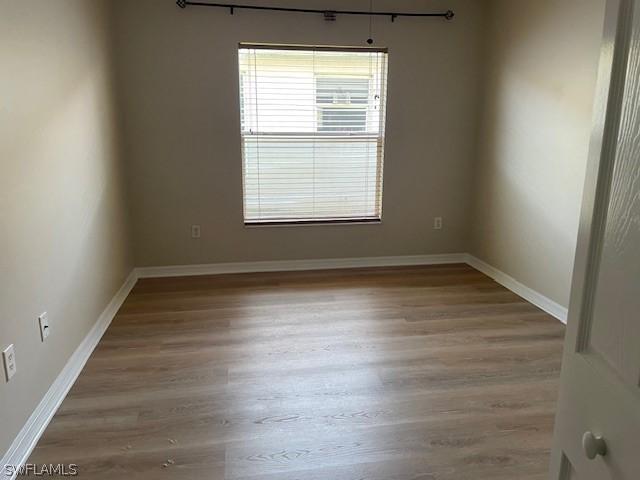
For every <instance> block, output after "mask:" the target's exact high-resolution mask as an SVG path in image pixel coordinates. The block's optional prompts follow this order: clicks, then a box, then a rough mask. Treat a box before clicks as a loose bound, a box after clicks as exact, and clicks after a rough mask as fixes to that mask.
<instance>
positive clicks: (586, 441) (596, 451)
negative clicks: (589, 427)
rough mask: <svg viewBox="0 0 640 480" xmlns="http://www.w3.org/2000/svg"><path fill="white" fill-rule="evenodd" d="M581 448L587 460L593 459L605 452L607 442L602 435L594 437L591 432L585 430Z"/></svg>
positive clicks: (603, 454)
mask: <svg viewBox="0 0 640 480" xmlns="http://www.w3.org/2000/svg"><path fill="white" fill-rule="evenodd" d="M582 448H584V454H585V455H586V456H587V458H588V459H589V460H593V459H594V458H596V457H597V456H598V455H600V456H603V457H604V456H605V455H606V454H607V444H606V442H605V441H604V438H602V437H596V436H595V435H594V434H593V433H592V432H587V433H585V434H584V435H583V436H582Z"/></svg>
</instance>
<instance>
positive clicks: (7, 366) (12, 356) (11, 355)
mask: <svg viewBox="0 0 640 480" xmlns="http://www.w3.org/2000/svg"><path fill="white" fill-rule="evenodd" d="M2 360H3V361H4V374H5V377H6V379H7V382H8V381H9V380H11V377H13V376H14V375H15V374H16V352H15V351H14V349H13V344H11V345H9V346H8V347H7V348H5V349H4V350H3V351H2Z"/></svg>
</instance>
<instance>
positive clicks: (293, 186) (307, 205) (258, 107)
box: [239, 44, 387, 223]
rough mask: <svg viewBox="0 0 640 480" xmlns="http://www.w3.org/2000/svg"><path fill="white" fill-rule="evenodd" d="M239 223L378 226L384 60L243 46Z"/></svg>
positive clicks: (357, 52)
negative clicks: (241, 212) (357, 223)
mask: <svg viewBox="0 0 640 480" xmlns="http://www.w3.org/2000/svg"><path fill="white" fill-rule="evenodd" d="M239 66H240V108H241V112H240V113H241V124H242V125H241V129H242V155H243V186H244V218H245V222H246V223H271V222H273V223H277V222H285V223H289V222H323V221H354V220H357V221H367V220H373V221H375V220H379V219H380V218H381V215H382V167H383V157H384V124H385V107H386V90H387V89H386V86H387V85H386V84H387V53H386V51H384V50H380V49H373V48H339V47H303V46H273V45H248V44H241V45H240V48H239Z"/></svg>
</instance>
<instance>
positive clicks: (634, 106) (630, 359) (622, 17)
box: [551, 0, 640, 480]
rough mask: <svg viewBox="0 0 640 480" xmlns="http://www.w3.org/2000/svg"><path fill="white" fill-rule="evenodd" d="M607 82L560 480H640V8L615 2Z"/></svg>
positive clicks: (566, 362) (581, 257)
mask: <svg viewBox="0 0 640 480" xmlns="http://www.w3.org/2000/svg"><path fill="white" fill-rule="evenodd" d="M567 28H571V25H570V19H567ZM598 82H599V86H598V94H597V99H596V122H595V125H594V131H593V135H592V144H591V153H590V159H589V167H588V172H587V181H586V185H585V194H584V203H583V212H582V218H581V225H580V234H579V239H578V250H577V254H576V266H575V271H574V278H573V287H572V294H571V304H570V307H569V325H568V330H567V337H566V341H565V353H564V359H563V365H562V379H561V387H560V400H559V407H558V408H559V409H558V414H557V418H556V428H555V438H554V446H553V454H552V461H551V478H552V479H553V480H556V479H561V480H567V479H571V480H639V479H640V0H608V2H607V20H606V25H605V34H604V42H603V48H602V58H601V65H600V74H599V81H598ZM600 437H601V438H600Z"/></svg>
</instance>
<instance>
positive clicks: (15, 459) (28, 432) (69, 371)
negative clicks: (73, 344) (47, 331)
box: [0, 269, 138, 480]
mask: <svg viewBox="0 0 640 480" xmlns="http://www.w3.org/2000/svg"><path fill="white" fill-rule="evenodd" d="M137 279H138V277H137V272H136V270H135V269H134V270H133V271H132V272H131V273H130V274H129V276H128V277H127V279H126V280H125V282H124V284H123V285H122V287H120V290H118V292H117V293H116V294H115V296H114V297H113V299H112V300H111V301H110V302H109V305H107V308H105V309H104V311H103V312H102V314H101V315H100V317H98V320H97V321H96V323H95V325H94V326H93V328H92V329H91V331H90V332H89V333H88V334H87V336H86V337H85V338H84V340H83V341H82V343H81V344H80V345H79V346H78V348H77V349H76V351H75V352H73V355H71V357H70V358H69V360H68V361H67V364H66V365H65V366H64V368H63V369H62V371H61V372H60V374H59V375H58V377H57V378H56V379H55V381H54V382H53V384H52V385H51V387H49V390H48V391H47V393H46V394H45V395H44V397H43V399H42V400H41V401H40V403H39V404H38V406H37V407H36V409H35V410H34V411H33V413H32V414H31V416H30V417H29V419H28V420H27V423H26V424H25V425H24V427H22V430H20V432H19V433H18V435H17V437H16V438H15V440H14V441H13V443H12V444H11V446H10V447H9V450H8V451H7V452H6V454H5V455H4V456H3V457H2V460H1V461H0V468H2V472H0V478H3V479H4V478H6V479H7V480H13V479H14V478H15V475H11V476H7V474H6V471H5V465H16V466H20V465H22V464H24V462H26V461H27V459H28V458H29V455H31V452H32V451H33V449H34V447H35V446H36V443H37V442H38V440H39V439H40V436H41V435H42V433H43V432H44V430H45V429H46V428H47V425H49V422H50V421H51V419H52V418H53V416H54V414H55V413H56V411H57V410H58V407H59V406H60V404H61V403H62V401H63V400H64V398H65V397H66V396H67V393H68V392H69V390H70V389H71V387H72V386H73V384H74V382H75V381H76V379H77V378H78V375H80V372H81V371H82V369H83V367H84V365H85V363H86V362H87V360H88V359H89V357H90V356H91V353H92V352H93V349H94V348H95V347H96V345H97V344H98V342H99V341H100V339H101V338H102V335H103V334H104V332H105V331H106V330H107V327H109V324H110V323H111V321H112V320H113V318H114V317H115V315H116V313H118V309H119V308H120V306H121V305H122V304H123V302H124V301H125V299H126V298H127V295H129V292H131V289H132V288H133V286H134V285H135V284H136V281H137Z"/></svg>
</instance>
